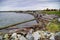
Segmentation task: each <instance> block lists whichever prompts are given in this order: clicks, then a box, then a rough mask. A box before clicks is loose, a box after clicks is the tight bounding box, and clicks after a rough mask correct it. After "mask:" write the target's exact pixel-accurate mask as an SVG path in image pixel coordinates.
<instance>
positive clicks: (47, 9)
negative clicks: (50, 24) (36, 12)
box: [44, 8, 60, 11]
mask: <svg viewBox="0 0 60 40" xmlns="http://www.w3.org/2000/svg"><path fill="white" fill-rule="evenodd" d="M44 11H60V9H49V8H46V9H44Z"/></svg>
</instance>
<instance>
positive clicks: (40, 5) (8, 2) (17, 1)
mask: <svg viewBox="0 0 60 40" xmlns="http://www.w3.org/2000/svg"><path fill="white" fill-rule="evenodd" d="M59 4H60V1H59V0H0V11H4V10H5V11H6V10H37V9H38V10H40V9H46V8H56V9H59V8H60V7H59Z"/></svg>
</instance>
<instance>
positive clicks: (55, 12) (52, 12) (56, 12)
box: [43, 11, 60, 16]
mask: <svg viewBox="0 0 60 40" xmlns="http://www.w3.org/2000/svg"><path fill="white" fill-rule="evenodd" d="M43 12H45V13H47V14H55V15H59V16H60V11H43Z"/></svg>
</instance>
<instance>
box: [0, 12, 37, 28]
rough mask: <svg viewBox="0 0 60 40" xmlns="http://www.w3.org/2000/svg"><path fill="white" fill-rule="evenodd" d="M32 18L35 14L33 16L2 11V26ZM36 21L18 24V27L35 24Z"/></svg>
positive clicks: (0, 17) (0, 21)
mask: <svg viewBox="0 0 60 40" xmlns="http://www.w3.org/2000/svg"><path fill="white" fill-rule="evenodd" d="M31 19H34V16H32V15H30V14H23V13H14V12H5V13H4V12H2V13H0V28H1V27H4V26H7V25H10V24H15V23H18V22H23V21H27V20H31ZM35 23H36V21H31V22H27V23H24V24H21V25H18V27H23V26H27V25H33V24H35Z"/></svg>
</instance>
